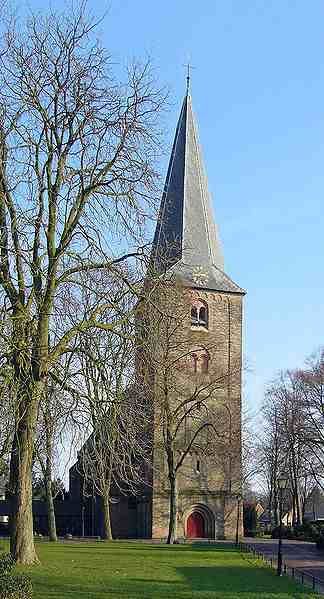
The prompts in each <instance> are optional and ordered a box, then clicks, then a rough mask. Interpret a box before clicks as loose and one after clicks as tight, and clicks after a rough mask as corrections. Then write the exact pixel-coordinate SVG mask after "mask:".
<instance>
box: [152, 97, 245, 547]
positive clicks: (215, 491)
mask: <svg viewBox="0 0 324 599" xmlns="http://www.w3.org/2000/svg"><path fill="white" fill-rule="evenodd" d="M151 264H152V268H153V271H154V273H155V275H156V280H159V281H160V280H163V281H164V282H165V285H164V287H163V291H159V289H160V290H161V287H159V285H157V294H159V293H162V295H164V300H165V298H166V297H167V303H168V310H169V312H168V314H167V315H166V316H165V317H164V318H162V319H161V322H162V321H163V323H164V324H163V325H161V326H164V327H167V325H166V322H167V321H168V318H169V321H168V322H169V324H170V326H169V325H168V331H169V330H170V328H172V326H173V329H174V331H176V332H175V337H174V339H173V343H170V338H169V337H168V343H169V347H171V346H172V350H171V352H172V356H171V359H170V360H169V364H172V365H173V372H170V370H169V371H168V372H166V370H165V368H164V366H165V365H163V364H162V362H161V360H162V357H163V356H162V354H163V355H164V356H167V353H166V352H165V351H164V350H163V351H162V347H163V343H165V342H166V339H167V334H166V332H165V328H164V329H162V328H159V326H158V325H157V324H156V323H157V321H158V316H157V317H154V318H153V320H152V321H151V322H153V321H154V326H155V328H156V331H157V334H160V342H159V340H158V342H155V345H154V346H155V347H158V348H159V349H157V350H156V351H157V352H160V353H159V355H157V357H156V360H155V365H153V366H152V369H153V373H154V374H153V379H154V384H153V395H155V398H154V411H155V413H154V421H155V425H154V468H153V496H152V536H153V538H161V537H163V538H164V537H167V535H168V530H169V516H170V509H171V510H173V509H175V510H176V516H175V527H176V532H175V536H177V537H178V538H193V537H208V538H233V537H235V533H236V528H237V526H238V525H239V527H240V529H241V525H242V524H241V519H240V521H239V524H238V514H239V513H240V510H239V503H238V502H239V496H240V493H241V364H242V299H243V296H244V293H245V292H244V290H243V289H242V288H240V287H239V286H238V285H237V284H236V283H234V282H233V281H232V280H231V279H230V277H229V276H228V275H227V274H226V273H225V270H224V261H223V254H222V249H221V243H220V239H219V235H218V230H217V226H216V223H215V221H214V218H213V212H212V205H211V197H210V193H209V190H208V182H207V176H206V172H205V169H204V164H203V157H202V152H201V148H200V145H199V140H198V131H197V126H196V122H195V117H194V114H193V109H192V100H191V95H190V92H189V89H188V90H187V93H186V96H185V98H184V100H183V104H182V109H181V113H180V117H179V121H178V125H177V129H176V134H175V139H174V143H173V148H172V153H171V158H170V162H169V167H168V171H167V177H166V181H165V187H164V192H163V196H162V201H161V206H160V212H159V218H158V223H157V227H156V231H155V236H154V241H153V248H152V259H151ZM168 310H167V311H168ZM170 311H171V312H173V313H172V314H171V316H170ZM175 312H176V313H175ZM159 314H161V310H159ZM174 323H177V325H176V326H175V324H174ZM179 323H180V324H179ZM162 337H163V341H162ZM163 352H164V353H163ZM164 359H165V360H167V358H164ZM162 379H163V380H162ZM167 385H169V391H170V392H169V397H168V399H165V398H166V396H167ZM163 394H164V396H163ZM162 396H163V397H162ZM166 406H167V407H166ZM163 410H164V412H163ZM166 422H167V424H166ZM172 471H174V474H175V477H174V479H176V480H173V479H172ZM170 474H171V478H170ZM172 489H173V491H172ZM173 492H174V496H175V497H174V500H172V499H171V501H170V498H171V495H172V493H173ZM174 503H176V507H174ZM170 506H171V507H170Z"/></svg>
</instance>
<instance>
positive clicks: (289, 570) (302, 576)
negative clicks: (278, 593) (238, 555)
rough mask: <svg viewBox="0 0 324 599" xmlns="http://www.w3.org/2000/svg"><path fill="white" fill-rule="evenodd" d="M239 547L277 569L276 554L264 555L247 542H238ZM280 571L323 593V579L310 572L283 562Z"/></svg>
mask: <svg viewBox="0 0 324 599" xmlns="http://www.w3.org/2000/svg"><path fill="white" fill-rule="evenodd" d="M239 548H240V550H241V551H242V552H245V553H252V554H253V556H254V557H256V558H259V559H261V560H262V561H264V562H265V563H266V564H268V565H269V566H270V568H275V569H277V565H278V561H277V559H278V556H277V555H275V554H271V555H266V554H265V553H262V552H261V551H258V550H257V549H256V548H255V547H253V545H249V544H248V543H239ZM282 573H283V574H285V575H286V576H291V578H293V579H294V580H296V582H299V583H301V584H303V585H305V586H307V587H308V588H310V589H312V590H313V591H316V592H317V593H321V594H324V580H323V579H320V578H317V577H316V576H313V575H312V574H308V573H307V572H304V571H303V570H300V569H299V568H294V567H292V566H289V565H288V564H286V563H285V562H283V563H282Z"/></svg>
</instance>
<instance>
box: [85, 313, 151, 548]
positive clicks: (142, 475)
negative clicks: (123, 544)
mask: <svg viewBox="0 0 324 599" xmlns="http://www.w3.org/2000/svg"><path fill="white" fill-rule="evenodd" d="M131 327H132V325H129V323H126V324H125V335H124V337H123V338H117V337H116V336H114V335H111V334H109V333H106V332H101V334H100V335H98V336H96V337H95V338H94V337H91V338H90V337H89V336H83V338H82V340H81V343H80V346H79V348H78V351H79V355H80V366H81V368H80V382H81V389H82V390H83V392H82V400H81V405H82V414H83V418H84V419H85V421H86V427H85V431H84V432H85V435H86V436H87V435H89V433H91V434H90V436H89V438H88V439H87V440H86V441H85V443H84V444H83V447H82V449H81V451H80V452H79V459H78V464H79V471H80V474H81V476H82V478H83V489H84V494H85V496H86V495H87V494H93V493H95V494H97V495H98V496H99V497H101V499H102V506H103V515H104V522H103V532H102V538H103V539H105V540H108V539H111V538H112V529H111V519H110V501H111V496H112V494H114V495H115V494H116V493H117V494H119V493H122V494H135V495H136V494H138V493H139V491H142V490H143V487H145V486H147V485H148V484H149V477H148V471H149V470H150V468H151V461H152V451H151V450H152V445H151V438H150V435H149V424H150V413H149V411H148V406H147V401H146V397H145V395H144V394H143V390H140V389H139V387H138V385H137V384H136V378H135V372H134V341H133V339H132V336H131V335H129V331H130V329H131ZM127 331H128V334H127ZM127 338H128V339H127ZM83 440H84V437H83Z"/></svg>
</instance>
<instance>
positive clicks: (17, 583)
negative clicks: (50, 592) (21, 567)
mask: <svg viewBox="0 0 324 599" xmlns="http://www.w3.org/2000/svg"><path fill="white" fill-rule="evenodd" d="M14 566H15V560H14V558H13V556H12V555H11V553H2V554H1V555H0V599H31V598H32V596H33V588H32V583H31V580H30V579H29V578H28V576H25V575H24V574H19V575H17V576H16V575H15V576H14V575H13V574H12V570H13V568H14Z"/></svg>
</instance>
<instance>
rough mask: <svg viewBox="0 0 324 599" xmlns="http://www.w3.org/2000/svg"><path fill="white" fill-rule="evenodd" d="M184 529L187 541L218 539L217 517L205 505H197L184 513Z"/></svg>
mask: <svg viewBox="0 0 324 599" xmlns="http://www.w3.org/2000/svg"><path fill="white" fill-rule="evenodd" d="M183 527H184V533H185V536H186V537H187V539H188V538H189V539H195V538H196V539H199V538H200V539H215V538H216V530H215V528H216V519H215V515H214V513H213V512H212V510H211V509H210V508H209V507H207V505H204V504H203V503H196V504H195V505H192V506H190V508H188V509H187V510H186V511H185V512H184V515H183Z"/></svg>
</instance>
